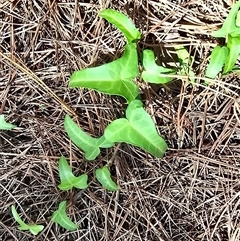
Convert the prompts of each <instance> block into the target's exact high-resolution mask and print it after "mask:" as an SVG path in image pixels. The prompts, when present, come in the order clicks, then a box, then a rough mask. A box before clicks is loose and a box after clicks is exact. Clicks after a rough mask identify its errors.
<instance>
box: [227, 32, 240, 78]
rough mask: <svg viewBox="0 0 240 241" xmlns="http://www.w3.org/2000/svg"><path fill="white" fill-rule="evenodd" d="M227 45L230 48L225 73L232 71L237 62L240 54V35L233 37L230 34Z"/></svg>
mask: <svg viewBox="0 0 240 241" xmlns="http://www.w3.org/2000/svg"><path fill="white" fill-rule="evenodd" d="M227 47H228V48H229V54H228V56H227V59H226V62H225V66H224V69H223V73H224V74H226V73H228V72H230V71H231V70H232V69H233V67H234V66H235V64H236V61H237V59H238V56H239V54H240V36H239V37H232V36H231V35H229V36H228V43H227Z"/></svg>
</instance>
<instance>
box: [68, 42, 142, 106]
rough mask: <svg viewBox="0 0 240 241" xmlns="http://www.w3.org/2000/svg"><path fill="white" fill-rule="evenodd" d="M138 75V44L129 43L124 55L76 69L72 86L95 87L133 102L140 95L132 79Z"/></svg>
mask: <svg viewBox="0 0 240 241" xmlns="http://www.w3.org/2000/svg"><path fill="white" fill-rule="evenodd" d="M137 75H138V56H137V50H136V44H133V43H132V44H127V45H126V47H125V52H124V54H123V56H122V57H121V58H119V59H117V60H114V61H112V62H110V63H107V64H104V65H101V66H98V67H92V68H86V69H83V70H79V71H75V72H74V73H73V74H72V76H71V78H70V82H69V86H70V87H84V88H89V89H94V90H97V91H100V92H102V93H106V94H110V95H119V96H122V97H124V98H125V99H126V100H127V101H128V102H131V101H132V100H134V99H135V98H136V96H138V95H139V91H138V87H137V85H135V84H134V83H133V82H132V79H133V78H135V77H136V76H137Z"/></svg>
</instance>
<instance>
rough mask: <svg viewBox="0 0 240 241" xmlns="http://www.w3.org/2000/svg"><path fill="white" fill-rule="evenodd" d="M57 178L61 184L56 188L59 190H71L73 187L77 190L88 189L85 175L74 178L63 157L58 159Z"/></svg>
mask: <svg viewBox="0 0 240 241" xmlns="http://www.w3.org/2000/svg"><path fill="white" fill-rule="evenodd" d="M59 176H60V180H61V183H60V185H59V186H58V188H59V189H60V190H63V191H67V190H70V189H72V188H73V187H76V188H79V189H85V188H87V187H88V184H87V180H88V176H87V174H82V175H81V176H79V177H75V176H74V174H73V173H72V170H71V168H70V166H69V164H68V162H67V160H66V158H65V157H64V156H62V157H61V158H60V159H59Z"/></svg>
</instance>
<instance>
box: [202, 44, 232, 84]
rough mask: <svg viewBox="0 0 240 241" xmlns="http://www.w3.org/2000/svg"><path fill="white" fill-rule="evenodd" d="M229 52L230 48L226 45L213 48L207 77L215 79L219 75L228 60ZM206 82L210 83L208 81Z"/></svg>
mask: <svg viewBox="0 0 240 241" xmlns="http://www.w3.org/2000/svg"><path fill="white" fill-rule="evenodd" d="M228 54H229V49H228V48H227V47H225V46H223V47H220V46H216V47H215V48H214V49H213V51H212V54H211V57H210V62H209V65H208V67H207V71H206V77H208V78H213V79H214V78H215V77H216V76H217V75H218V73H219V72H220V71H221V69H222V67H223V65H224V63H225V62H226V59H227V57H228ZM206 84H208V83H207V82H206Z"/></svg>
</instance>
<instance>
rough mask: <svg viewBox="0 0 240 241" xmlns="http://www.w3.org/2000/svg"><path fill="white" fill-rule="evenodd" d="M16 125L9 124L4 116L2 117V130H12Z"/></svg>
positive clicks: (0, 126) (0, 127)
mask: <svg viewBox="0 0 240 241" xmlns="http://www.w3.org/2000/svg"><path fill="white" fill-rule="evenodd" d="M15 127H16V125H13V124H10V123H7V122H6V120H5V117H4V115H0V130H12V129H13V128H15Z"/></svg>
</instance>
